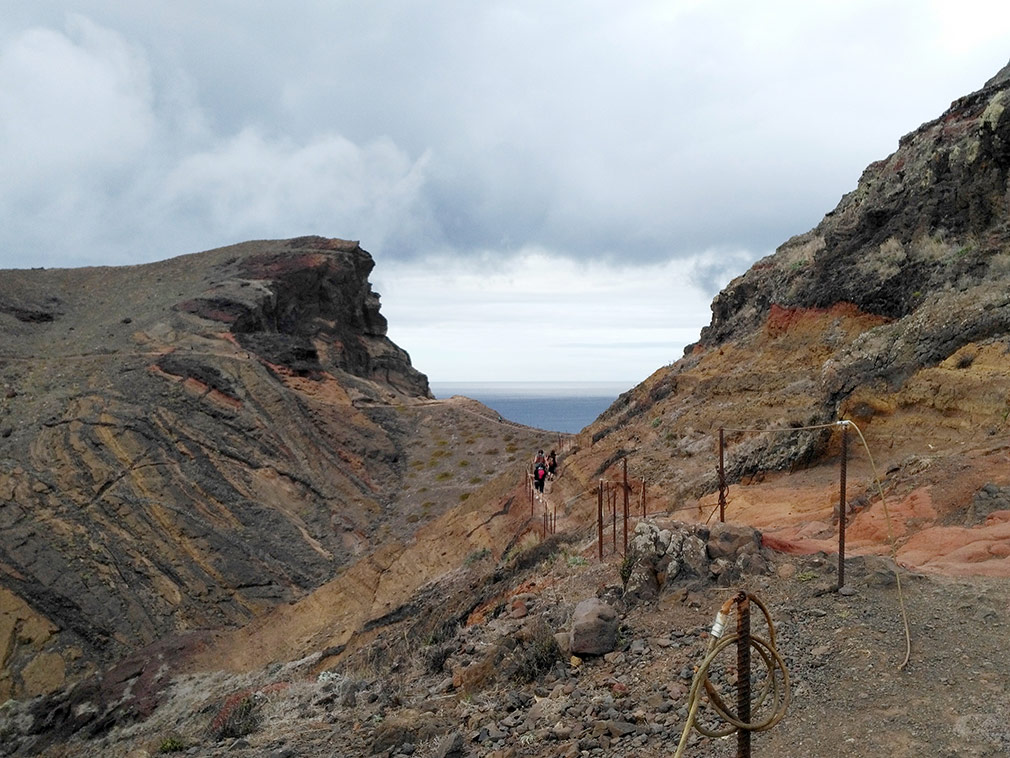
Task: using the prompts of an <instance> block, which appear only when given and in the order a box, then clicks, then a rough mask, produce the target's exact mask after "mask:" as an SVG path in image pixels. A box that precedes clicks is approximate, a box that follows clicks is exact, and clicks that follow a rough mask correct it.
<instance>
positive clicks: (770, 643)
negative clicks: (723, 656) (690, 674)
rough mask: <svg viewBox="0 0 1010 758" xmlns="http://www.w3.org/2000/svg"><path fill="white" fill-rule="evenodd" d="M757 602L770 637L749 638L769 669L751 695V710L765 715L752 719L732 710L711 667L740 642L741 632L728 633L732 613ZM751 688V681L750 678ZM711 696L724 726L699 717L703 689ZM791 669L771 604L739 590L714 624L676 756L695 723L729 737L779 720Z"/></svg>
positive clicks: (709, 700) (712, 734) (713, 733)
mask: <svg viewBox="0 0 1010 758" xmlns="http://www.w3.org/2000/svg"><path fill="white" fill-rule="evenodd" d="M748 601H749V602H752V603H754V604H755V605H756V606H757V607H758V608H760V609H761V613H762V614H763V615H764V618H765V623H766V624H767V626H768V638H767V639H765V638H763V637H759V636H757V635H754V634H748V635H747V641H748V644H749V646H750V648H751V649H752V650H754V651H755V652H756V653H757V655H758V658H760V659H761V662H762V663H763V664H764V667H765V671H766V672H767V673H766V675H765V677H764V683H763V685H762V687H761V690H760V692H759V693H758V694H757V696H756V697H752V698H751V712H752V713H757V714H761V713H763V715H761V716H759V717H755V718H753V719H752V720H750V721H742V720H740V719H739V718H738V717H737V714H734V713H733V712H731V711H730V708H729V706H728V705H727V704H726V701H725V699H724V697H723V695H722V694H721V693H720V692H719V690H718V689H717V688H716V686H715V684H713V683H712V681H711V679H710V678H709V669H710V668H711V666H712V664H713V663H714V662H715V660H716V658H718V657H719V654H720V653H722V651H723V650H725V649H726V648H727V647H729V646H730V645H736V644H737V642H738V640H739V639H740V636H739V635H738V634H736V633H731V634H724V631H725V628H726V624H727V622H728V620H729V617H730V614H731V613H732V612H733V610H734V609H735V610H736V612H737V614H738V615H739V614H740V613H742V612H743V613H747V612H749V611H747V610H746V607H747V606H746V603H747V602H748ZM747 674H748V672H743V671H737V676H738V677H740V676H744V675H747ZM747 686H748V688H749V682H748V685H747ZM703 692H704V694H705V695H706V696H707V700H705V704H706V705H707V706H708V707H709V708H711V709H712V711H713V712H714V713H715V714H716V715H717V716H718V717H719V718H720V719H721V720H722V721H724V722H725V723H726V725H725V726H723V727H722V728H712V727H708V726H705V725H704V724H702V723H700V722H699V721H698V717H697V716H698V710H699V708H700V706H701V705H702V703H703V700H704V698H703V696H702V693H703ZM789 700H790V690H789V671H788V670H787V669H786V664H785V661H784V660H783V659H782V656H781V655H780V654H779V652H778V650H776V648H775V624H774V623H773V622H772V617H771V613H769V611H768V608H767V606H765V604H764V603H763V602H761V600H760V598H758V597H757V595H754V594H752V593H749V592H747V593H745V592H739V593H737V594H736V595H734V596H733V597H732V598H730V599H729V600H727V601H726V602H725V603H724V604H723V606H722V608H720V609H719V613H718V614H717V615H716V620H715V624H713V626H712V633H711V637H710V638H709V643H708V649H707V650H706V652H705V658H704V659H703V660H702V662H701V664H700V665H699V666H698V670H697V672H696V673H695V675H694V680H693V681H692V683H691V691H690V694H689V697H688V703H689V709H688V716H687V723H686V724H685V725H684V731H683V732H682V733H681V736H680V744H679V746H678V747H677V752H676V753H675V755H674V758H680V756H682V755H683V753H684V748H685V747H686V745H687V738H688V735H689V734H690V733H691V728H692V727H694V728H695V729H696V730H697V731H698V732H699V733H701V734H703V735H705V736H706V737H728V736H729V735H731V734H734V733H736V732H737V731H740V730H745V731H748V732H763V731H766V730H768V729H771V728H772V727H773V726H775V725H776V724H778V723H779V722H780V721H781V720H782V718H783V717H784V716H785V715H786V710H787V709H788V707H789Z"/></svg>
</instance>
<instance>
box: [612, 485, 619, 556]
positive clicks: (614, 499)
mask: <svg viewBox="0 0 1010 758" xmlns="http://www.w3.org/2000/svg"><path fill="white" fill-rule="evenodd" d="M610 519H611V522H612V526H611V530H612V531H613V534H614V552H613V553H612V555H617V490H612V491H611V493H610Z"/></svg>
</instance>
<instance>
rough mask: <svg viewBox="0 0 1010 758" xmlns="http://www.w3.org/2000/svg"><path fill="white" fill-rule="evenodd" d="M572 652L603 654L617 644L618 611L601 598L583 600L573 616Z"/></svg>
mask: <svg viewBox="0 0 1010 758" xmlns="http://www.w3.org/2000/svg"><path fill="white" fill-rule="evenodd" d="M570 639H571V652H572V653H574V654H575V655H603V654H604V653H609V652H610V651H611V650H613V649H614V647H615V646H616V645H617V611H615V610H614V609H613V608H612V607H611V606H609V605H607V604H606V603H604V602H603V601H602V600H600V599H599V598H595V597H594V598H589V599H588V600H583V601H582V602H580V603H579V604H578V605H577V606H575V613H574V615H573V616H572V630H571V637H570Z"/></svg>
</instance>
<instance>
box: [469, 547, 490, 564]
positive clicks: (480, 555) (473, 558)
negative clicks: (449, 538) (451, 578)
mask: <svg viewBox="0 0 1010 758" xmlns="http://www.w3.org/2000/svg"><path fill="white" fill-rule="evenodd" d="M490 557H491V549H490V548H487V547H482V548H480V550H474V551H473V552H472V553H470V555H468V556H467V557H466V560H465V561H463V563H464V565H467V566H472V565H473V564H475V563H478V562H479V561H482V560H484V559H485V558H490Z"/></svg>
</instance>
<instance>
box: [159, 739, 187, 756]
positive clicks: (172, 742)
mask: <svg viewBox="0 0 1010 758" xmlns="http://www.w3.org/2000/svg"><path fill="white" fill-rule="evenodd" d="M185 749H186V743H185V742H183V740H182V738H181V737H176V736H175V735H173V736H171V737H166V738H165V739H164V741H163V742H162V743H161V745H159V746H158V752H159V753H179V752H182V751H183V750H185Z"/></svg>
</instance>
